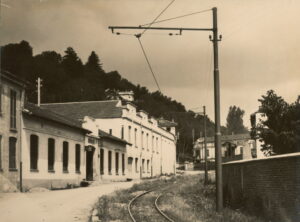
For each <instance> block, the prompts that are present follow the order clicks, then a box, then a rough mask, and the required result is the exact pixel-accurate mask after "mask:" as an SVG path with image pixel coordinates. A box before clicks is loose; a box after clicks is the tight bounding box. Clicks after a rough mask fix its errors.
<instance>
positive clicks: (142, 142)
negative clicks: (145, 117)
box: [141, 131, 144, 149]
mask: <svg viewBox="0 0 300 222" xmlns="http://www.w3.org/2000/svg"><path fill="white" fill-rule="evenodd" d="M141 147H142V148H143V149H144V131H142V133H141Z"/></svg>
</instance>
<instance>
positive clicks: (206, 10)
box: [141, 9, 211, 26]
mask: <svg viewBox="0 0 300 222" xmlns="http://www.w3.org/2000/svg"><path fill="white" fill-rule="evenodd" d="M208 11H211V9H205V10H202V11H198V12H193V13H189V14H185V15H180V16H176V17H172V18H167V19H163V20H159V21H155V22H152V23H148V24H144V25H141V26H147V25H150V24H151V25H153V24H157V23H161V22H166V21H170V20H175V19H179V18H184V17H188V16H191V15H196V14H200V13H204V12H208Z"/></svg>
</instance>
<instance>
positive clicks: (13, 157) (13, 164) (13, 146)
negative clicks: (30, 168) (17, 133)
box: [8, 137, 17, 169]
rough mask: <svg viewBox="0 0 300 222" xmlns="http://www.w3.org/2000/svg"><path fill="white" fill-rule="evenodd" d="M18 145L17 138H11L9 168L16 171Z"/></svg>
mask: <svg viewBox="0 0 300 222" xmlns="http://www.w3.org/2000/svg"><path fill="white" fill-rule="evenodd" d="M16 143H17V138H15V137H9V163H8V167H9V169H16V168H17V165H16Z"/></svg>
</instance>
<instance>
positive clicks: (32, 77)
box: [1, 41, 214, 160]
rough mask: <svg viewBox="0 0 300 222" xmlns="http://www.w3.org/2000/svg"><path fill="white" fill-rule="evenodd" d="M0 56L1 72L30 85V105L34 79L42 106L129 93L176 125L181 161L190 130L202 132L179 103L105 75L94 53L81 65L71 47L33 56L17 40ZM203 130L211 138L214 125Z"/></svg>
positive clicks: (189, 151) (187, 147)
mask: <svg viewBox="0 0 300 222" xmlns="http://www.w3.org/2000/svg"><path fill="white" fill-rule="evenodd" d="M1 55H2V56H1V67H2V69H3V70H7V71H10V72H11V73H13V74H15V75H17V76H19V77H21V78H24V79H26V80H27V81H28V82H30V83H31V84H30V85H29V86H28V88H27V97H28V99H29V100H30V101H31V102H36V97H37V96H36V86H35V85H36V79H37V78H38V77H41V78H42V80H43V83H42V84H43V87H42V98H41V101H42V102H43V103H46V102H47V103H50V102H68V101H89V100H104V99H106V94H105V91H106V90H107V89H110V90H119V91H125V90H132V91H133V92H134V95H135V103H136V105H137V107H138V108H139V109H143V110H145V111H147V112H148V113H149V114H150V115H151V116H154V117H156V118H159V117H164V118H166V119H168V120H174V121H176V122H177V123H178V132H179V140H178V143H177V144H178V145H177V154H178V157H179V158H180V159H181V160H184V159H187V158H190V157H191V155H192V144H193V141H192V130H193V129H194V132H195V138H198V137H199V136H200V132H203V116H195V113H193V112H191V111H186V109H185V107H184V106H183V105H182V104H181V103H179V102H177V101H175V100H173V99H171V98H169V97H167V96H165V95H163V94H162V93H160V92H158V91H156V92H149V90H148V89H147V88H146V87H142V86H140V85H134V84H133V83H131V82H130V81H128V80H127V79H124V78H122V77H121V75H120V74H119V73H118V72H117V71H112V72H105V71H104V70H103V68H102V63H101V60H100V59H99V57H98V55H97V54H96V53H95V52H94V51H93V52H91V54H90V56H89V57H88V60H87V62H86V63H83V62H82V60H81V59H80V58H79V57H78V55H77V53H76V52H75V50H74V49H73V48H71V47H68V48H67V49H66V50H65V52H64V55H63V56H62V55H60V54H59V53H57V52H55V51H44V52H42V53H40V54H37V55H33V51H32V47H31V46H30V44H29V43H28V42H26V41H21V42H20V43H14V44H8V45H5V46H2V47H1ZM207 128H208V129H207V135H208V136H212V135H213V131H214V124H213V123H212V122H211V121H210V120H209V119H208V121H207Z"/></svg>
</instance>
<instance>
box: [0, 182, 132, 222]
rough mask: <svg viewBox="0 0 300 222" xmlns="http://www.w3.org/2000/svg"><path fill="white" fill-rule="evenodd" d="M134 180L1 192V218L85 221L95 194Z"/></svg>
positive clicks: (39, 221)
mask: <svg viewBox="0 0 300 222" xmlns="http://www.w3.org/2000/svg"><path fill="white" fill-rule="evenodd" d="M132 184H133V182H119V183H111V184H102V185H99V186H95V187H87V188H78V189H71V190H59V191H50V192H41V193H4V194H3V193H0V221H3V222H20V221H30V222H44V221H45V222H78V221H79V222H86V221H87V219H88V216H89V213H90V210H91V209H92V207H93V204H94V203H95V202H96V201H97V199H98V197H99V196H101V195H104V194H108V193H111V192H113V191H115V190H117V189H123V188H128V187H130V186H132Z"/></svg>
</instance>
